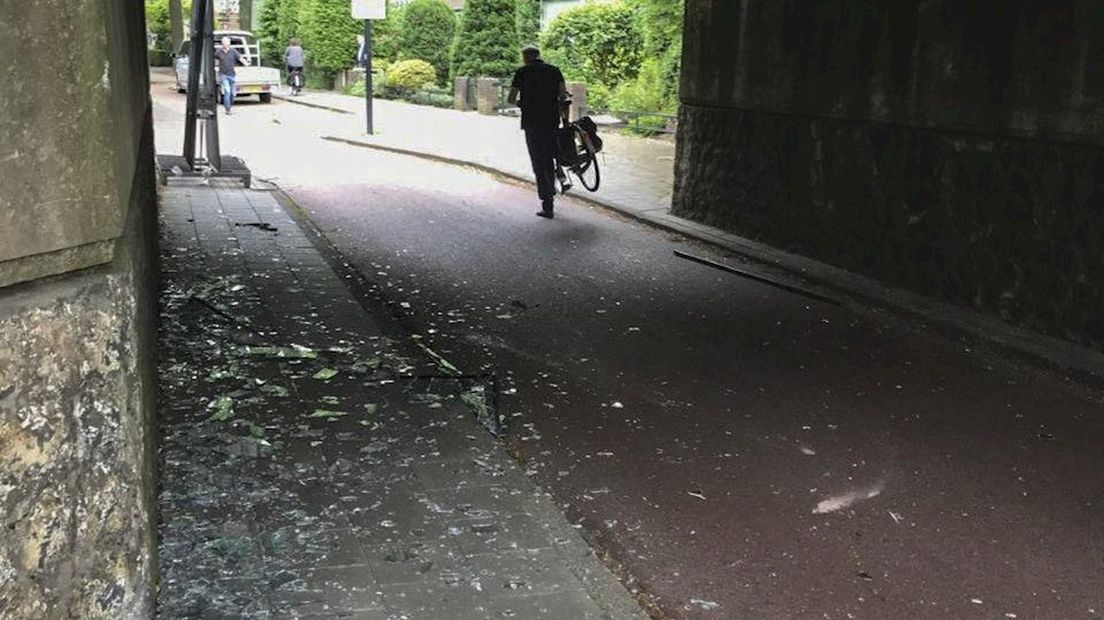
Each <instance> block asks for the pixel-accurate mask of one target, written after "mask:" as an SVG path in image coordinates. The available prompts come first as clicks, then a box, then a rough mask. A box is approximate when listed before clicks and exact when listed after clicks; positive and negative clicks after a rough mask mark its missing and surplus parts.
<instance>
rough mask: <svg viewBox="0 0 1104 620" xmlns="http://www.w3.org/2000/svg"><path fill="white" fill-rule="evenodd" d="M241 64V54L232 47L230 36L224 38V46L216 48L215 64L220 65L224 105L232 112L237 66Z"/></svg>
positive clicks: (228, 112) (228, 111) (227, 111)
mask: <svg viewBox="0 0 1104 620" xmlns="http://www.w3.org/2000/svg"><path fill="white" fill-rule="evenodd" d="M240 64H241V54H240V53H238V50H236V49H234V48H232V47H230V37H223V38H222V47H220V48H218V49H217V50H215V66H216V67H218V73H219V83H220V84H222V105H223V106H225V107H226V113H227V114H230V113H231V112H230V107H231V106H233V105H234V82H235V81H236V80H237V77H238V71H237V66H238V65H240Z"/></svg>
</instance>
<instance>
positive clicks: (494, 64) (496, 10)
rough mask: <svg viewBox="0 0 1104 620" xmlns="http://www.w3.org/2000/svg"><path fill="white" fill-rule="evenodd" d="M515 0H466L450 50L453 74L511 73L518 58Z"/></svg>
mask: <svg viewBox="0 0 1104 620" xmlns="http://www.w3.org/2000/svg"><path fill="white" fill-rule="evenodd" d="M514 1H515V0H468V3H467V6H466V7H465V8H464V13H463V15H462V16H461V17H460V30H459V32H458V33H457V35H456V44H455V45H454V46H453V50H452V73H451V75H452V76H453V77H457V76H467V77H498V78H505V77H509V76H510V75H511V74H513V72H514V69H516V68H517V66H518V64H520V61H519V59H518V50H517V34H516V32H517V30H516V26H515V14H514V13H515V6H514Z"/></svg>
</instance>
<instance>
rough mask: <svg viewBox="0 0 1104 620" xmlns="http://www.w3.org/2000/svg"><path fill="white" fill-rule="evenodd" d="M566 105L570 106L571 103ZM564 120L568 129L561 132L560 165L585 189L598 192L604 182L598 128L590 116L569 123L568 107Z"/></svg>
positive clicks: (559, 141)
mask: <svg viewBox="0 0 1104 620" xmlns="http://www.w3.org/2000/svg"><path fill="white" fill-rule="evenodd" d="M566 103H567V104H570V102H566ZM563 120H564V124H565V125H566V127H563V128H562V129H561V130H560V135H559V137H558V139H557V142H558V145H557V146H558V147H559V155H560V157H559V163H560V165H562V166H563V167H564V168H567V169H568V170H569V171H570V172H571V173H572V174H574V175H575V176H576V177H578V179H579V182H580V183H582V184H583V187H585V188H587V189H588V190H590V191H592V192H596V191H598V186H599V184H601V182H602V173H601V171H600V170H599V169H598V152H599V151H601V150H602V139H601V138H599V137H598V126H597V125H595V124H594V121H592V120H591V119H590V117H589V116H584V117H583V118H581V119H579V120H577V121H575V122H571V123H569V122H567V112H566V106H565V109H564V114H563Z"/></svg>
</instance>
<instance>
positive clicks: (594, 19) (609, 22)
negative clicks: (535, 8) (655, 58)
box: [541, 2, 644, 107]
mask: <svg viewBox="0 0 1104 620" xmlns="http://www.w3.org/2000/svg"><path fill="white" fill-rule="evenodd" d="M641 39H642V36H641V32H640V24H639V19H638V13H637V11H636V10H634V9H633V8H632V7H631V6H629V5H627V4H624V3H623V2H618V3H614V4H598V3H595V4H584V5H581V6H578V7H575V8H572V9H568V10H566V11H564V12H563V13H560V14H559V15H558V16H557V17H556V19H554V20H552V23H551V24H549V26H548V30H547V31H546V32H545V33H544V35H543V36H542V37H541V44H542V45H541V49H542V52H543V54H544V56H545V58H546V59H547V60H548V61H549V62H551V63H553V64H555V65H557V66H559V67H560V70H561V71H563V73H564V77H566V78H567V79H568V80H578V81H582V82H586V83H587V87H588V90H589V91H590V93H593V94H597V95H598V97H594V96H591V97H590V99H591V100H592V101H594V102H595V105H596V107H601V105H602V101H601V98H602V97H601V95H602V94H603V93H609V92H610V91H611V90H613V89H614V88H616V87H617V86H618V85H620V84H621V83H623V82H629V81H631V80H633V79H635V78H636V75H637V73H638V71H639V68H640V64H641V62H642V60H643V58H644V49H643V43H642V40H641Z"/></svg>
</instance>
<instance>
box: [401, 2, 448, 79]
mask: <svg viewBox="0 0 1104 620" xmlns="http://www.w3.org/2000/svg"><path fill="white" fill-rule="evenodd" d="M455 34H456V16H455V15H453V12H452V9H450V8H449V6H448V5H447V4H445V3H444V2H443V1H442V0H413V2H411V3H410V4H408V5H407V6H406V13H405V15H404V16H403V21H402V31H401V33H400V35H399V55H398V57H399V59H414V58H417V59H421V60H424V61H426V62H428V63H429V64H431V65H432V66H433V69H434V71H435V73H436V75H437V76H439V77H440V78H441V79H442V80H444V79H446V78H447V77H448V70H449V47H450V46H451V45H452V39H453V37H454V36H455ZM441 83H442V84H443V83H444V82H443V81H442V82H441Z"/></svg>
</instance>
